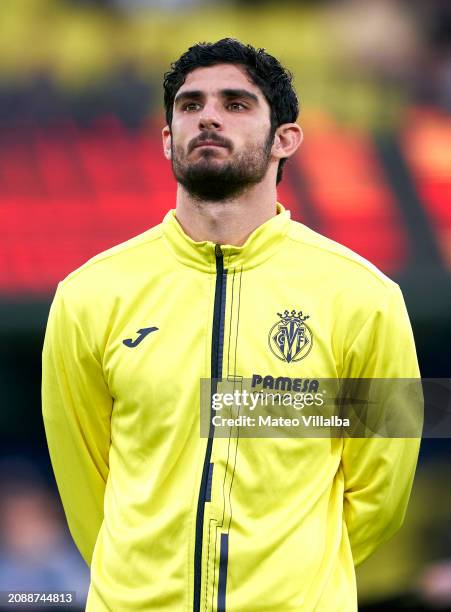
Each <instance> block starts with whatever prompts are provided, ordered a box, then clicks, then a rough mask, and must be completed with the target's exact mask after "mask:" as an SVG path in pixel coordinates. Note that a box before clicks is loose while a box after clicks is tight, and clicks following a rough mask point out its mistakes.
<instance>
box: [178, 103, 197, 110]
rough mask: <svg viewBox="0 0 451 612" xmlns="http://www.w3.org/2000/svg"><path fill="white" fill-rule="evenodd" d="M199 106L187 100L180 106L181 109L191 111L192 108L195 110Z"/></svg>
mask: <svg viewBox="0 0 451 612" xmlns="http://www.w3.org/2000/svg"><path fill="white" fill-rule="evenodd" d="M198 106H199V104H198V103H197V102H188V103H187V104H184V105H183V107H182V110H184V111H185V110H186V111H192V110H197V107H198Z"/></svg>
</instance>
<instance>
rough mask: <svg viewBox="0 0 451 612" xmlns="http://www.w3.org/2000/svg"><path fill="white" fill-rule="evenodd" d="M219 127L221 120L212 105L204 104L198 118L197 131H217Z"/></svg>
mask: <svg viewBox="0 0 451 612" xmlns="http://www.w3.org/2000/svg"><path fill="white" fill-rule="evenodd" d="M221 127H222V120H221V117H220V115H219V113H218V111H217V109H216V108H215V106H214V104H212V103H210V104H205V106H204V107H203V109H202V112H201V113H200V116H199V129H201V130H212V129H214V130H219V129H221Z"/></svg>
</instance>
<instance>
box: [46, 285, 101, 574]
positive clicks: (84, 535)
mask: <svg viewBox="0 0 451 612" xmlns="http://www.w3.org/2000/svg"><path fill="white" fill-rule="evenodd" d="M92 344H93V343H92V341H88V339H87V335H86V330H85V329H84V328H83V326H82V325H81V324H80V321H79V320H78V319H77V317H76V316H75V315H74V313H73V312H71V309H70V308H69V306H68V304H67V303H66V302H65V299H64V296H63V290H62V288H61V285H60V286H59V287H58V290H57V292H56V295H55V299H54V301H53V304H52V306H51V309H50V315H49V320H48V323H47V330H46V335H45V341H44V349H43V359H42V410H43V418H44V425H45V431H46V436H47V443H48V447H49V452H50V458H51V461H52V466H53V470H54V473H55V478H56V482H57V485H58V490H59V493H60V496H61V500H62V503H63V507H64V511H65V513H66V518H67V521H68V525H69V529H70V531H71V534H72V537H73V539H74V541H75V543H76V545H77V547H78V549H79V550H80V553H81V555H82V556H83V558H84V559H85V561H86V563H87V564H88V565H90V563H91V558H92V553H93V550H94V545H95V542H96V539H97V535H98V532H99V529H100V526H101V524H102V521H103V499H104V492H105V485H106V481H107V477H108V472H109V468H108V452H109V446H110V418H111V409H112V403H113V400H112V397H111V395H110V394H109V392H108V388H107V386H106V384H105V381H104V377H103V372H102V367H101V363H100V359H99V357H98V356H97V355H96V354H95V350H94V349H93V346H92Z"/></svg>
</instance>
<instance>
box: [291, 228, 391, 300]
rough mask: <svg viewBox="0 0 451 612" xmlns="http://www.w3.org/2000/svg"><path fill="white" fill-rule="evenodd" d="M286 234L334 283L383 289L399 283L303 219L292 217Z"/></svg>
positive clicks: (317, 268)
mask: <svg viewBox="0 0 451 612" xmlns="http://www.w3.org/2000/svg"><path fill="white" fill-rule="evenodd" d="M287 237H288V239H289V240H290V241H291V242H292V244H293V245H294V247H295V248H297V249H299V251H300V252H301V251H302V252H303V256H304V257H305V258H306V260H307V261H308V262H309V265H311V266H312V268H313V269H314V270H315V272H316V273H318V272H322V273H323V275H324V276H325V277H327V278H328V279H329V281H330V282H331V283H332V284H334V282H335V283H340V284H342V285H343V284H344V285H346V286H352V285H354V284H355V283H357V284H358V285H359V286H361V285H362V284H364V285H365V286H366V287H368V288H374V290H376V291H380V290H382V292H384V290H390V289H396V288H397V287H398V285H397V284H396V283H395V282H394V281H393V280H392V279H390V278H389V277H388V276H386V275H385V274H384V273H383V272H382V271H381V270H379V268H377V267H376V266H375V265H374V264H372V263H371V262H370V261H368V260H367V259H365V258H364V257H362V256H361V255H358V254H357V253H355V252H354V251H353V250H351V249H349V248H348V247H345V246H344V245H342V244H340V243H338V242H335V241H334V240H331V239H330V238H327V237H326V236H323V235H322V234H319V233H318V232H315V231H314V230H312V229H310V228H308V227H307V226H306V225H304V224H302V223H299V222H297V221H290V227H289V231H288V234H287Z"/></svg>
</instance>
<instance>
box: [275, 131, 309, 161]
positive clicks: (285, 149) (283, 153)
mask: <svg viewBox="0 0 451 612" xmlns="http://www.w3.org/2000/svg"><path fill="white" fill-rule="evenodd" d="M303 138H304V135H303V133H302V129H301V127H300V126H299V125H298V124H297V123H284V124H283V125H279V127H278V128H277V130H276V133H275V135H274V143H273V145H272V148H271V153H272V155H273V156H274V157H275V158H276V159H282V158H284V157H291V156H292V155H293V153H295V152H296V151H297V149H298V147H299V145H300V144H301V142H302V140H303Z"/></svg>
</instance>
